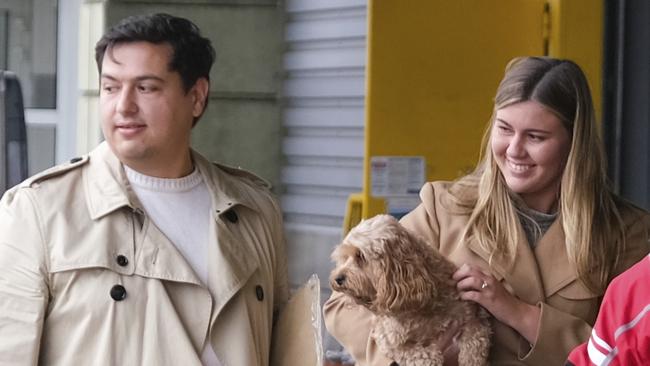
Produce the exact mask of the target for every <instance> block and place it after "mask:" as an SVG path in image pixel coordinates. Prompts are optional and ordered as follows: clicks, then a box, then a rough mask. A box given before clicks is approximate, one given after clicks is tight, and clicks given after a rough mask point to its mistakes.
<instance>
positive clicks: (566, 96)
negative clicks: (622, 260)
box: [452, 57, 625, 293]
mask: <svg viewBox="0 0 650 366" xmlns="http://www.w3.org/2000/svg"><path fill="white" fill-rule="evenodd" d="M529 100H532V101H535V102H538V103H540V104H542V105H544V106H545V107H546V108H548V109H549V110H551V111H552V112H554V113H555V114H556V115H557V116H558V117H559V118H560V120H561V121H562V122H563V124H564V126H565V127H566V128H567V129H568V131H569V133H570V135H571V137H572V138H571V150H570V152H569V156H568V158H567V161H566V165H565V168H564V172H563V174H562V180H561V183H560V184H561V186H560V191H559V197H558V210H559V216H558V217H559V219H560V220H562V221H561V223H562V228H563V229H564V234H565V237H566V251H567V254H568V257H569V260H570V262H571V263H573V264H574V265H575V268H576V271H577V275H578V278H579V279H580V280H581V281H582V282H583V283H584V284H585V285H586V286H587V287H588V288H589V289H590V290H592V291H594V292H597V293H600V292H601V291H603V290H604V288H605V287H606V286H607V283H608V282H609V280H610V279H611V278H610V277H611V276H612V275H613V273H614V270H615V267H616V264H617V261H618V258H619V256H620V254H621V252H622V250H623V247H624V245H625V243H624V226H623V221H622V218H621V215H620V213H619V210H618V209H617V206H616V202H615V201H616V200H617V198H616V196H615V195H614V194H613V192H612V191H611V189H610V187H609V184H608V181H607V175H606V167H605V156H604V151H603V147H602V144H601V141H600V138H599V135H598V131H597V127H596V121H595V115H594V108H593V104H592V100H591V93H590V91H589V86H588V83H587V80H586V78H585V76H584V74H583V72H582V70H581V69H580V67H579V66H578V65H576V64H575V63H574V62H572V61H569V60H559V59H553V58H548V57H522V58H516V59H514V60H512V61H510V63H509V64H508V66H507V67H506V71H505V76H504V78H503V80H502V81H501V83H500V84H499V87H498V89H497V93H496V97H495V99H494V110H493V113H492V118H491V120H490V123H489V125H488V127H487V129H486V131H485V135H484V136H483V144H482V151H483V154H482V157H481V160H480V162H479V165H478V167H477V169H476V170H475V171H474V173H472V174H471V175H470V176H469V177H467V178H466V179H461V180H460V181H458V182H457V185H460V186H463V185H465V186H466V185H473V186H478V196H477V197H474V199H475V200H476V201H475V202H472V203H467V202H465V205H468V204H472V205H473V206H474V209H473V210H472V214H471V216H470V219H469V222H468V225H467V227H466V228H465V232H464V234H463V236H462V240H467V239H469V238H470V237H472V236H473V237H474V239H475V240H477V241H478V243H479V245H480V246H481V247H482V248H483V249H484V250H486V251H488V252H489V253H490V262H492V260H493V259H494V258H496V257H499V258H500V259H502V260H505V261H506V263H508V264H510V265H512V264H513V263H514V260H515V255H516V246H517V242H518V241H519V237H518V236H519V231H518V227H519V218H518V216H517V208H516V207H515V205H513V200H512V198H511V197H512V196H511V192H510V190H509V189H508V186H507V185H506V182H505V180H504V178H503V175H502V174H501V172H500V171H499V168H498V166H497V164H496V161H495V157H494V155H493V153H492V149H491V146H490V136H491V132H492V126H493V124H494V117H495V113H496V111H497V110H499V109H501V108H504V107H507V106H509V105H512V104H514V103H519V102H523V101H529ZM458 188H460V187H456V189H458ZM453 192H454V190H453V189H452V194H453ZM457 198H459V197H458V196H457Z"/></svg>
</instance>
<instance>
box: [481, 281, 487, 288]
mask: <svg viewBox="0 0 650 366" xmlns="http://www.w3.org/2000/svg"><path fill="white" fill-rule="evenodd" d="M486 287H488V284H487V282H485V281H483V283H482V284H481V290H483V289H484V288H486Z"/></svg>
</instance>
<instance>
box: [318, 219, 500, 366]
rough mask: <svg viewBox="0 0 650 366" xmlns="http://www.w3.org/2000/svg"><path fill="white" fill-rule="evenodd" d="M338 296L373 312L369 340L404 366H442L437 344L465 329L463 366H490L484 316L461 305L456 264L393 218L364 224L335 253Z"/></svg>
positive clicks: (459, 342)
mask: <svg viewBox="0 0 650 366" xmlns="http://www.w3.org/2000/svg"><path fill="white" fill-rule="evenodd" d="M332 259H333V260H334V261H335V262H336V268H334V270H333V271H332V274H331V276H330V284H331V286H332V289H333V290H335V291H339V292H342V293H344V294H346V295H347V296H348V298H349V299H351V300H352V301H353V302H355V303H357V304H360V305H362V306H365V307H366V308H368V309H369V310H370V311H371V312H372V313H374V314H375V315H376V316H375V320H374V325H373V328H372V329H371V332H370V335H371V337H373V338H374V339H375V341H376V342H377V345H378V346H379V349H380V350H381V351H382V352H383V353H385V354H386V355H387V356H388V357H389V358H392V359H393V360H395V361H396V362H398V363H399V365H401V366H420V365H422V366H424V365H427V366H429V365H442V364H443V361H444V360H443V355H442V351H443V350H441V349H440V347H439V346H438V344H437V343H438V342H439V341H441V340H442V339H445V338H444V337H445V332H446V331H447V330H449V329H451V328H452V327H453V326H456V325H460V329H461V333H460V336H459V337H458V338H457V340H456V343H457V345H458V348H459V351H460V353H459V356H458V362H459V364H460V365H461V366H465V365H467V366H473V365H485V364H486V363H487V357H488V352H489V348H490V334H491V330H490V325H489V321H488V314H487V312H486V311H485V310H484V309H483V308H481V307H479V306H478V305H477V304H475V303H472V302H469V301H463V300H460V297H459V294H458V291H457V290H456V284H455V282H454V281H453V280H452V279H451V276H452V274H453V273H454V271H455V270H456V267H455V266H454V264H452V263H451V262H449V261H448V260H447V259H445V258H444V257H443V256H442V255H440V254H439V253H438V252H437V251H436V250H435V249H434V248H433V247H432V246H430V245H428V244H427V243H426V242H425V241H424V239H422V238H420V237H418V236H415V235H413V234H411V233H410V232H409V231H408V230H406V229H405V228H404V227H402V226H401V225H400V223H399V222H398V221H397V220H396V219H395V218H393V217H392V216H389V215H378V216H375V217H373V218H371V219H368V220H365V221H362V222H361V223H360V224H359V225H357V226H356V227H355V228H354V229H352V230H351V231H350V233H349V234H348V235H347V236H346V237H345V239H344V240H343V242H342V243H341V244H339V245H338V246H337V247H336V248H335V249H334V252H333V253H332Z"/></svg>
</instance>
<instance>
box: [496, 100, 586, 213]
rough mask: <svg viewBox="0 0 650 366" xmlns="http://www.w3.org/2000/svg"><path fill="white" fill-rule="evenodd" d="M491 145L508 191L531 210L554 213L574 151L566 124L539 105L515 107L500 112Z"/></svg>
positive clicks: (529, 104)
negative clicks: (571, 153)
mask: <svg viewBox="0 0 650 366" xmlns="http://www.w3.org/2000/svg"><path fill="white" fill-rule="evenodd" d="M490 145H491V148H492V153H493V155H494V158H495V160H496V162H497V165H498V167H499V170H500V171H501V174H502V175H503V178H504V179H505V181H506V184H507V185H508V188H510V190H512V191H513V192H515V193H517V194H519V195H520V196H521V198H522V199H523V200H524V202H525V203H526V205H528V207H530V208H532V209H534V210H537V211H541V212H551V211H553V210H554V209H555V205H556V201H557V197H558V192H559V189H560V182H561V180H562V173H563V172H564V166H565V165H566V162H567V158H568V156H569V151H570V149H571V135H570V133H569V131H568V130H567V128H566V127H565V126H564V125H563V123H562V121H561V120H560V119H559V118H558V117H557V116H556V115H555V114H554V113H553V112H551V111H550V110H549V109H547V108H546V107H544V106H543V105H542V104H540V103H538V102H535V101H525V102H519V103H515V104H511V105H509V106H507V107H504V108H501V109H498V110H497V111H496V116H495V119H494V125H493V126H492V134H491V136H490ZM585 158H586V159H588V158H589V157H585Z"/></svg>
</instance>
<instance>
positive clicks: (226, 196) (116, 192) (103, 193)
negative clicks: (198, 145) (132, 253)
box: [84, 141, 258, 220]
mask: <svg viewBox="0 0 650 366" xmlns="http://www.w3.org/2000/svg"><path fill="white" fill-rule="evenodd" d="M192 160H193V162H194V164H195V166H196V167H197V169H198V170H199V172H200V173H201V175H202V176H203V178H204V179H205V182H206V185H207V187H208V190H209V192H210V195H211V198H212V207H213V211H214V212H215V214H216V216H220V215H222V214H224V213H225V212H227V211H228V210H229V209H231V208H232V207H235V206H237V205H244V206H246V207H249V208H251V209H253V210H258V208H257V205H256V204H255V203H254V202H253V200H252V197H251V196H250V195H249V194H247V191H246V190H245V189H244V188H243V187H241V184H236V182H235V180H234V179H233V177H232V176H231V174H232V173H233V172H235V171H237V169H233V168H228V167H226V166H222V165H217V164H212V163H210V162H209V161H208V160H207V159H205V158H204V157H203V156H201V155H200V154H198V153H196V152H195V151H192ZM215 167H217V168H218V169H214V168H215ZM228 173H231V174H228ZM84 181H85V192H86V203H87V206H88V211H89V213H90V217H91V218H92V219H93V220H97V219H99V218H101V217H103V216H105V215H107V214H109V213H111V212H113V211H115V210H117V209H119V208H122V207H130V208H131V209H133V210H137V209H141V208H142V206H141V204H140V202H139V201H138V199H137V196H136V195H135V193H134V192H133V190H132V189H131V185H130V184H129V181H128V179H127V178H126V174H125V172H124V167H123V166H122V163H121V162H120V161H119V159H118V158H117V157H116V156H115V154H113V152H112V151H111V149H110V147H109V146H108V143H106V142H105V141H104V142H102V143H101V144H100V145H99V146H98V147H97V148H95V149H94V150H93V151H92V152H91V153H90V154H89V164H88V170H87V173H86V174H85V179H84Z"/></svg>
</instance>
